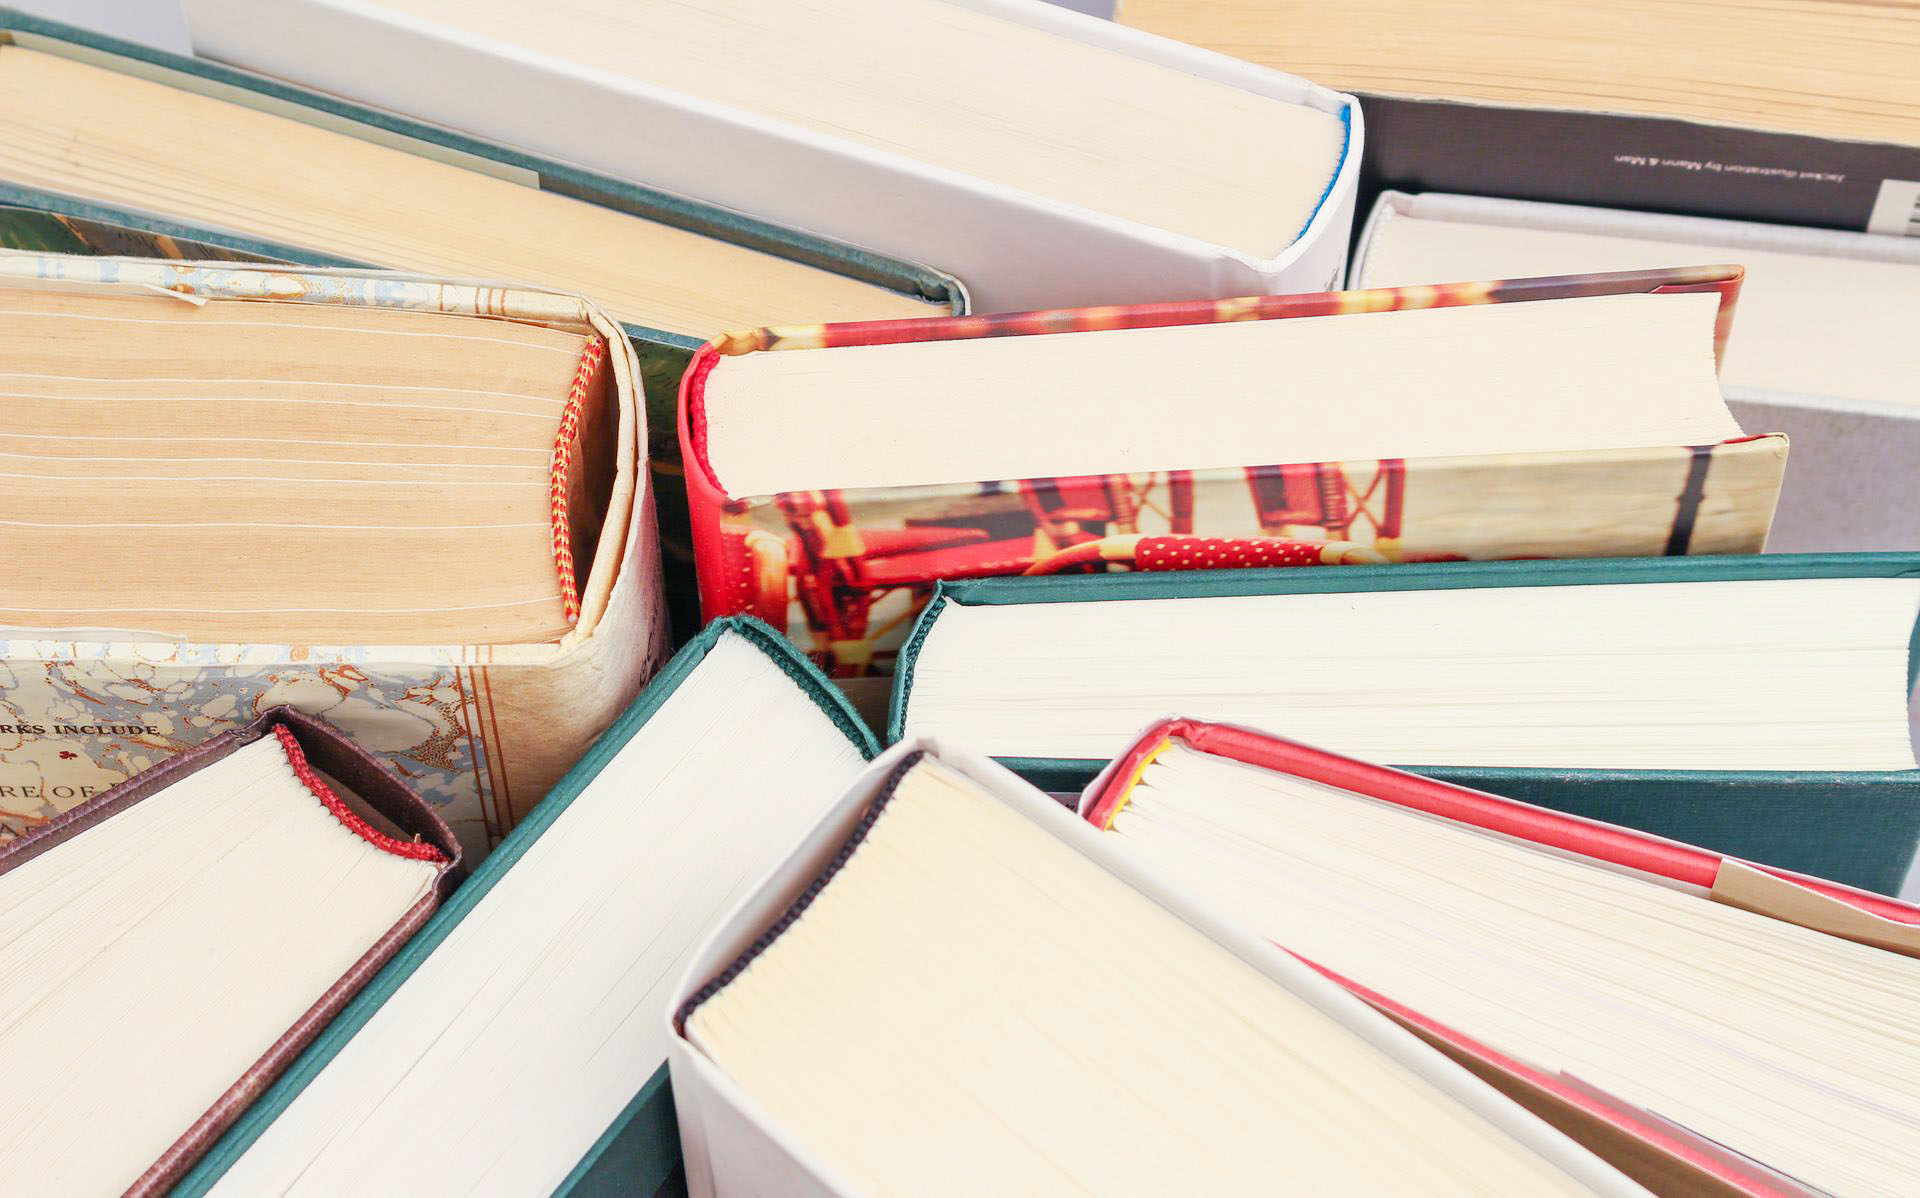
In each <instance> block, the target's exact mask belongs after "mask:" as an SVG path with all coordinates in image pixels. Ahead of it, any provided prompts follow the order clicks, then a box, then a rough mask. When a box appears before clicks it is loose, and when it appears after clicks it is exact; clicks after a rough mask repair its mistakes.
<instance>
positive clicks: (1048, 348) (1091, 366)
mask: <svg viewBox="0 0 1920 1198" xmlns="http://www.w3.org/2000/svg"><path fill="white" fill-rule="evenodd" d="M1739 278H1740V275H1739V271H1738V269H1737V268H1724V267H1701V268H1693V269H1689V270H1679V271H1651V272H1640V273H1631V272H1629V273H1621V274H1612V275H1584V276H1566V277H1558V278H1546V279H1525V280H1518V281H1506V282H1492V283H1458V284H1446V285H1441V286H1434V287H1416V288H1404V289H1380V290H1372V291H1348V292H1332V293H1327V294H1321V295H1308V296H1281V297H1272V296H1269V297H1258V298H1252V299H1242V300H1232V301H1222V302H1220V303H1217V304H1164V305H1153V306H1146V307H1138V308H1092V309H1085V310H1080V311H1067V312H1035V313H1024V314H1014V315H999V316H979V317H967V318H962V319H956V320H946V321H907V322H888V323H872V324H851V325H825V326H812V327H804V328H776V329H761V330H758V331H755V332H751V333H745V334H740V335H736V336H731V337H722V338H719V339H717V340H715V341H714V342H712V343H710V344H709V345H707V346H706V347H705V348H703V349H702V350H701V351H700V353H699V355H698V356H697V357H696V358H695V360H694V363H693V366H692V367H691V369H689V370H688V372H687V375H686V378H685V380H684V381H683V383H682V385H681V391H682V396H681V412H680V421H681V425H680V435H681V439H682V441H683V443H684V445H685V449H686V460H687V462H688V465H689V469H688V472H687V492H688V502H689V504H690V506H691V507H692V510H693V520H694V531H695V551H696V557H697V561H698V565H699V573H700V583H701V600H702V606H703V610H704V611H705V613H706V614H707V615H708V616H709V617H711V616H715V615H721V614H725V613H728V612H736V611H748V612H752V613H754V614H756V615H758V616H760V617H761V618H762V619H764V620H766V621H768V622H769V623H772V624H774V625H775V626H776V627H785V628H787V629H788V630H789V632H790V634H791V635H792V636H793V637H794V639H795V640H796V641H797V642H798V643H800V644H801V645H803V646H805V647H806V648H807V649H808V651H809V652H810V653H811V654H812V655H813V657H814V659H815V660H816V661H817V662H819V663H821V665H822V666H824V667H825V668H826V669H828V670H829V672H830V673H832V674H833V675H834V676H836V677H839V678H848V679H857V678H859V677H861V676H864V675H873V674H882V675H884V674H885V673H887V672H889V671H890V670H891V669H892V664H893V659H894V656H895V654H896V653H897V651H898V649H899V646H900V644H901V643H902V641H903V640H904V639H905V636H906V629H907V626H908V624H909V622H910V621H911V620H912V618H913V616H914V614H915V613H916V612H917V611H918V610H919V609H920V607H921V606H922V605H923V604H924V603H925V602H926V599H927V597H928V595H930V594H931V593H932V591H933V588H934V586H935V584H936V583H937V582H938V581H939V580H941V579H953V578H969V577H982V576H990V575H1003V574H1030V575H1044V574H1060V573H1082V572H1087V571H1095V572H1098V571H1115V570H1140V571H1155V570H1187V569H1209V568H1219V567H1231V566H1252V565H1274V566H1281V565H1284V566H1330V565H1348V564H1353V563H1365V562H1375V563H1377V562H1422V561H1449V560H1474V559H1487V558H1521V557H1597V556H1610V555H1643V554H1663V553H1664V554H1689V553H1753V552H1757V551H1758V550H1759V549H1760V548H1761V546H1762V544H1763V543H1764V541H1765V538H1766V533H1767V524H1768V521H1769V519H1770V517H1771V516H1772V512H1773V505H1774V500H1775V497H1776V495H1777V493H1778V489H1779V485H1780V474H1781V469H1782V465H1783V462H1784V459H1785V456H1786V452H1787V445H1786V439H1785V438H1784V437H1781V436H1777V435H1767V434H1768V430H1766V429H1764V428H1758V429H1753V430H1751V431H1752V432H1755V433H1759V434H1762V435H1759V436H1748V435H1747V433H1746V432H1745V431H1743V430H1742V428H1741V427H1740V426H1739V425H1738V424H1736V423H1735V422H1734V420H1733V418H1732V416H1731V415H1729V414H1728V411H1727V407H1726V404H1725V403H1724V401H1723V400H1722V398H1721V395H1720V391H1719V387H1718V384H1717V381H1716V379H1715V353H1716V346H1717V345H1718V343H1719V339H1720V338H1722V337H1724V335H1725V332H1726V330H1727V327H1728V322H1729V320H1730V318H1731V316H1732V312H1733V302H1734V296H1735V293H1736V291H1737V289H1738V285H1739ZM990 480H994V481H990Z"/></svg>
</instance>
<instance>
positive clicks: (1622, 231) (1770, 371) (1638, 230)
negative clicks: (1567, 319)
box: [1348, 191, 1920, 553]
mask: <svg viewBox="0 0 1920 1198" xmlns="http://www.w3.org/2000/svg"><path fill="white" fill-rule="evenodd" d="M1719 263H1732V264H1737V265H1741V266H1744V267H1746V270H1747V277H1746V282H1745V283H1744V284H1743V286H1742V288H1741V291H1740V307H1739V314H1738V316H1737V317H1736V319H1735V320H1734V329H1733V333H1732V334H1731V336H1730V337H1729V338H1728V340H1727V351H1726V360H1725V362H1724V364H1723V365H1722V367H1721V371H1720V382H1721V386H1722V388H1723V390H1724V391H1725V394H1726V397H1727V406H1728V407H1729V408H1731V409H1732V410H1733V413H1734V415H1735V417H1736V418H1738V419H1739V421H1740V423H1741V425H1742V426H1743V427H1745V428H1766V429H1771V430H1778V431H1780V432H1784V433H1786V434H1787V436H1788V437H1789V438H1790V439H1791V441H1792V443H1793V459H1792V461H1791V463H1790V464H1789V465H1788V467H1787V473H1786V481H1785V483H1784V484H1783V486H1782V489H1781V494H1780V506H1779V508H1778V509H1777V510H1776V511H1775V513H1774V518H1773V530H1772V532H1771V533H1770V534H1769V536H1768V538H1767V548H1768V549H1769V550H1770V551H1772V552H1776V553H1780V552H1785V553H1798V552H1816V551H1826V550H1897V549H1920V339H1917V338H1916V337H1915V336H1914V330H1915V329H1916V328H1920V240H1914V239H1911V238H1902V237H1889V236H1883V235H1879V234H1872V233H1847V232H1836V231H1833V230H1828V229H1803V228H1793V227H1789V226H1784V225H1766V224H1756V223H1751V222H1746V221H1731V220H1709V219H1705V218H1701V217H1689V216H1668V215H1663V214H1655V213H1646V212H1623V211H1616V210H1613V209H1606V208H1584V207H1577V206H1574V205H1568V204H1545V203H1536V202H1533V201H1522V200H1499V199H1487V198H1483V197H1479V196H1461V195H1444V194H1440V193H1427V194H1423V195H1407V194H1405V193H1402V192H1395V191H1389V192H1386V193H1384V194H1383V195H1381V197H1380V200H1379V202H1378V203H1377V204H1376V205H1375V207H1374V210H1373V215H1372V216H1371V217H1369V218H1368V220H1367V225H1366V229H1365V230H1364V232H1363V233H1362V235H1361V237H1360V243H1359V247H1358V249H1357V250H1356V251H1355V258H1354V263H1353V269H1352V271H1351V274H1350V276H1349V284H1348V285H1349V286H1353V287H1394V286H1403V285H1407V284H1417V283H1430V282H1450V281H1453V280H1456V279H1482V278H1488V279H1492V278H1514V277H1516V276H1521V275H1534V274H1573V273H1584V272H1589V271H1611V270H1642V269H1649V268H1659V267H1672V266H1698V265H1704V264H1719Z"/></svg>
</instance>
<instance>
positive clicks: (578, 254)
mask: <svg viewBox="0 0 1920 1198" xmlns="http://www.w3.org/2000/svg"><path fill="white" fill-rule="evenodd" d="M0 113H5V115H6V121H7V126H8V136H7V137H6V138H5V139H4V142H0V205H3V206H6V207H5V208H4V209H0V246H12V247H16V248H30V249H47V248H57V249H59V250H61V251H62V252H68V253H76V252H92V253H109V254H123V253H135V254H146V255H155V256H161V257H176V258H196V259H205V258H208V257H228V256H233V255H245V256H248V257H252V258H255V259H263V260H269V261H284V262H293V263H298V264H300V265H304V266H346V267H359V266H366V267H379V268H383V269H394V270H407V271H414V272H418V273H422V274H430V275H436V276H440V277H444V278H448V279H452V280H458V281H463V282H472V281H475V280H479V281H487V282H491V281H498V280H504V281H509V282H516V283H533V284H539V285H542V286H546V287H552V288H555V289H558V290H564V291H568V292H572V293H574V294H579V295H585V296H587V297H588V298H589V299H592V300H594V301H595V302H596V303H598V304H600V305H601V306H602V307H604V308H606V309H607V310H608V311H609V312H611V313H612V314H613V315H614V316H615V318H617V319H618V320H619V321H620V322H621V324H622V325H623V326H624V327H625V329H626V331H627V333H628V334H629V336H631V337H632V338H633V341H634V347H635V349H636V351H637V352H638V355H639V358H640V363H641V370H642V375H643V378H644V382H645V389H646V394H647V401H648V428H649V429H651V430H653V436H652V438H651V444H650V445H649V454H648V456H649V458H650V460H652V462H653V463H654V470H655V486H654V490H655V492H656V493H657V494H658V495H659V497H660V501H661V503H662V511H661V516H662V525H663V527H664V528H665V530H666V533H665V536H664V537H663V541H664V542H665V544H664V548H665V549H666V554H667V562H668V568H669V584H670V585H669V592H670V595H671V596H672V597H673V598H675V600H676V614H677V615H678V616H679V617H680V621H681V626H682V629H683V630H684V631H689V632H690V631H691V629H692V627H693V624H692V622H691V621H692V617H693V591H692V586H693V580H692V566H691V553H692V550H691V544H690V541H689V539H688V536H687V534H686V532H685V531H684V530H685V527H686V517H685V509H684V502H683V491H682V486H681V482H680V468H679V461H680V453H679V443H678V439H677V438H676V437H675V435H674V430H675V422H674V405H675V400H676V396H677V392H678V386H679V381H680V375H681V373H682V372H683V371H684V370H685V369H686V366H687V363H688V361H689V360H690V359H691V357H692V354H693V351H694V350H696V349H698V348H699V347H700V345H702V344H703V343H704V342H706V341H707V340H709V339H710V338H712V337H714V336H716V335H719V334H722V333H727V332H732V331H734V330H738V329H749V328H758V327H760V326H763V325H767V324H777V323H795V322H799V323H805V322H812V321H820V320H883V319H894V318H904V317H918V316H946V315H956V314H961V313H964V312H965V311H966V309H967V302H968V301H967V295H966V290H965V288H964V287H963V286H962V285H961V284H960V282H959V281H958V280H956V279H954V278H953V277H952V276H951V275H947V274H943V273H940V272H939V271H937V270H933V269H929V268H927V267H923V266H919V265H915V264H911V263H907V262H904V261H901V260H899V259H896V258H889V257H886V256H883V255H879V254H874V253H871V252H868V251H866V250H863V249H859V248H856V247H854V246H852V245H848V244H845V243H842V242H836V241H829V240H827V239H824V238H821V237H818V236H815V235H813V234H809V233H803V232H799V231H796V230H795V229H792V228H788V227H784V226H781V225H778V224H774V223H771V222H768V221H764V220H760V219H757V218H755V217H753V216H751V215H748V214H746V213H742V212H739V211H734V210H730V209H724V208H720V207H717V206H714V205H711V204H705V203H701V202H699V201H696V200H692V199H688V198H686V197H684V196H679V195H674V194H671V193H668V192H664V191H658V190H655V189H652V188H647V187H643V186H640V185H637V184H633V183H628V182H623V181H621V180H618V179H614V178H610V177H607V176H604V175H598V174H594V173H592V172H589V171H584V170H581V169H579V168H576V167H573V166H568V165H564V164H562V163H558V162H554V161H550V160H547V159H542V158H537V157H534V156H532V155H529V154H525V153H521V152H519V151H516V150H512V149H508V148H506V147H504V146H501V145H496V144H492V143H489V142H485V141H481V140H478V139H475V138H472V137H467V136H464V135H461V134H457V133H453V132H451V131H449V130H446V129H443V128H439V127H436V126H433V125H428V124H425V123H422V122H418V121H411V120H407V119H405V118H403V117H398V116H394V115H392V114H389V113H384V112H380V111H377V110H375V109H371V108H365V107H362V106H359V105H356V104H351V103H347V102H345V101H342V100H339V99H336V98H334V97H331V96H327V95H322V94H320V93H318V92H313V91H308V90H306V89H304V88H299V87H294V86H290V85H288V84H284V83H280V82H277V81H274V80H270V79H267V78H265V77H263V76H259V75H254V74H251V73H249V72H246V71H240V70H235V69H233V68H231V67H226V66H221V65H219V64H217V63H212V62H207V61H204V60H201V59H195V58H187V57H182V56H179V55H173V54H167V53H164V52H162V51H157V50H153V49H149V48H147V47H144V46H136V45H133V44H132V43H128V42H123V41H118V40H116V39H113V38H108V37H102V36H99V35H96V34H93V33H89V32H86V31H83V30H79V29H74V28H71V27H69V26H65V25H61V24H58V23H56V22H52V21H46V20H42V19H39V18H36V17H31V16H28V15H25V14H23V13H20V12H17V11H14V10H12V9H5V8H0ZM599 135H601V136H604V137H607V138H610V139H619V140H626V139H631V138H633V137H634V136H635V133H634V131H633V130H631V129H624V128H611V127H610V128H606V129H603V130H600V131H599ZM36 215H37V216H38V217H39V219H37V220H36V219H35V216H36ZM105 231H117V235H112V236H104V235H102V234H103V232H105ZM209 247H211V248H212V249H213V250H214V252H213V253H211V254H210V253H209V252H208V248H209ZM676 581H677V582H678V583H679V584H680V585H678V586H675V585H673V584H674V583H675V582H676Z"/></svg>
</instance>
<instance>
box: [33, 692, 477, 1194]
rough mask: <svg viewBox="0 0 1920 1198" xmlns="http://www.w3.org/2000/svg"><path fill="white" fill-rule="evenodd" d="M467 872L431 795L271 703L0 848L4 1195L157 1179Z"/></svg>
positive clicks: (263, 1080) (150, 1188)
mask: <svg viewBox="0 0 1920 1198" xmlns="http://www.w3.org/2000/svg"><path fill="white" fill-rule="evenodd" d="M459 870H460V846H459V842H458V841H456V840H455V839H454V838H453V836H452V834H451V833H450V832H449V831H448V829H447V827H446V825H445V824H443V823H441V822H440V820H439V818H438V817H437V816H435V815H434V813H433V810H432V809H431V808H430V807H429V806H427V805H426V804H425V803H422V802H421V801H420V799H419V798H418V797H417V796H415V795H413V794H412V793H411V792H409V791H408V790H407V788H406V787H405V786H403V785H402V784H401V783H400V781H399V779H397V778H396V777H395V776H394V775H393V774H392V772H391V771H389V770H387V769H386V768H385V767H384V766H383V765H381V764H380V763H379V762H377V761H376V760H375V759H374V758H373V757H372V756H370V755H369V754H368V753H367V752H366V751H365V750H363V749H360V748H358V747H356V746H355V745H354V744H353V743H351V742H350V741H348V740H347V739H346V738H345V737H343V736H341V735H340V734H339V733H338V732H336V731H334V730H333V729H331V728H329V727H328V726H327V725H326V724H324V723H322V722H321V721H319V720H315V719H312V718H311V717H308V716H304V715H302V714H300V713H299V712H297V711H292V710H289V709H286V708H276V709H274V710H271V711H268V712H265V713H263V714H261V715H260V717H259V718H257V719H255V720H252V721H251V722H249V723H247V724H246V725H245V726H244V727H240V728H235V729H232V730H231V731H228V732H225V733H222V734H221V735H219V736H216V737H214V738H213V739H211V740H209V741H207V742H205V743H204V744H201V745H199V746H197V747H196V748H193V749H189V750H187V751H186V752H184V753H182V754H180V755H179V756H177V757H173V758H171V759H169V760H167V761H165V762H163V763H161V764H160V765H157V766H155V767H154V768H153V769H150V770H147V771H146V772H144V773H142V774H140V775H138V776H136V777H134V778H132V779H129V780H128V781H127V782H125V783H122V784H121V785H119V786H116V787H113V788H112V789H110V790H108V791H106V792H104V793H102V794H100V795H98V796H96V797H95V798H93V799H92V800H91V801H89V802H87V803H85V804H82V805H81V806H79V807H77V808H75V809H73V810H72V811H69V812H67V813H66V814H65V815H62V816H59V817H58V818H56V819H53V820H51V821H49V822H48V823H47V824H45V825H44V826H42V827H40V828H37V829H35V830H34V831H33V832H32V833H30V834H28V835H26V836H22V837H20V838H18V839H15V840H11V841H8V842H6V843H4V844H0V905H4V908H5V910H6V912H7V923H8V931H7V968H6V971H5V976H4V977H3V978H0V1004H4V1009H5V1010H6V1011H7V1019H6V1022H5V1024H4V1026H0V1053H4V1054H5V1058H6V1062H7V1065H6V1085H5V1086H4V1087H0V1111H4V1112H5V1114H6V1124H5V1130H4V1131H0V1144H4V1145H5V1149H6V1154H7V1174H6V1188H7V1190H8V1191H9V1192H10V1193H18V1194H56V1193H58V1194H117V1193H123V1192H124V1193H126V1194H133V1195H142V1196H145V1195H157V1194H163V1193H165V1192H166V1191H167V1189H168V1187H169V1186H170V1185H172V1183H173V1182H175V1181H177V1180H179V1178H180V1176H181V1175H182V1174H183V1173H184V1172H185V1171H186V1170H187V1169H188V1167H190V1166H191V1165H192V1164H193V1162H194V1161H195V1159H196V1158H197V1157H199V1156H200V1154H201V1153H203V1152H205V1151H206V1150H207V1148H208V1146H209V1145H211V1144H212V1143H213V1141H214V1140H215V1139H216V1138H217V1137H218V1136H219V1135H220V1133H221V1132H222V1131H223V1130H224V1129H225V1128H226V1127H227V1126H228V1125H229V1124H231V1123H232V1122H233V1120H234V1118H235V1117H236V1116H237V1115H238V1114H239V1113H240V1112H241V1111H242V1110H244V1109H245V1108H246V1105H247V1103H248V1102H250V1101H251V1100H252V1099H253V1098H254V1097H255V1096H257V1095H258V1094H259V1093H260V1092H261V1091H262V1090H264V1089H265V1088H266V1087H267V1086H268V1085H269V1084H271V1083H272V1081H273V1080H274V1078H275V1077H276V1076H278V1075H279V1074H280V1072H281V1071H282V1070H284V1069H285V1068H286V1067H287V1065H288V1064H289V1063H290V1062H291V1061H292V1060H293V1059H294V1058H295V1057H296V1056H298V1055H299V1053H300V1051H301V1050H302V1049H303V1048H304V1047H305V1046H306V1045H307V1044H308V1043H309V1042H310V1041H311V1040H312V1039H313V1038H314V1036H315V1035H316V1034H317V1033H318V1032H319V1030H320V1029H321V1028H322V1027H324V1026H325V1025H326V1022H327V1020H328V1019H329V1018H331V1017H332V1016H333V1014H334V1013H335V1012H337V1011H339V1010H340V1009H341V1008H342V1007H343V1006H344V1005H345V1004H346V1003H347V1001H348V1000H349V999H351V998H352V997H353V995H354V993H355V992H356V991H358V990H359V989H360V987H361V986H362V985H363V984H364V983H365V982H366V981H367V979H368V978H370V977H372V976H373V975H374V973H375V972H376V971H377V970H379V968H380V967H381V965H382V964H384V963H385V962H386V961H387V959H388V958H390V957H391V956H393V954H394V952H395V951H396V950H397V949H399V948H400V946H401V945H403V944H405V943H406V941H407V937H408V936H410V935H412V934H413V932H414V931H415V930H416V929H418V928H419V927H420V926H421V925H422V924H423V923H425V922H426V921H427V919H428V918H429V917H430V916H431V915H432V914H433V911H434V909H435V907H436V905H437V904H438V903H439V902H440V900H441V899H442V898H444V897H445V896H446V894H447V893H448V892H449V891H451V890H452V888H453V884H454V882H455V881H456V880H457V878H458V876H459Z"/></svg>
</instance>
